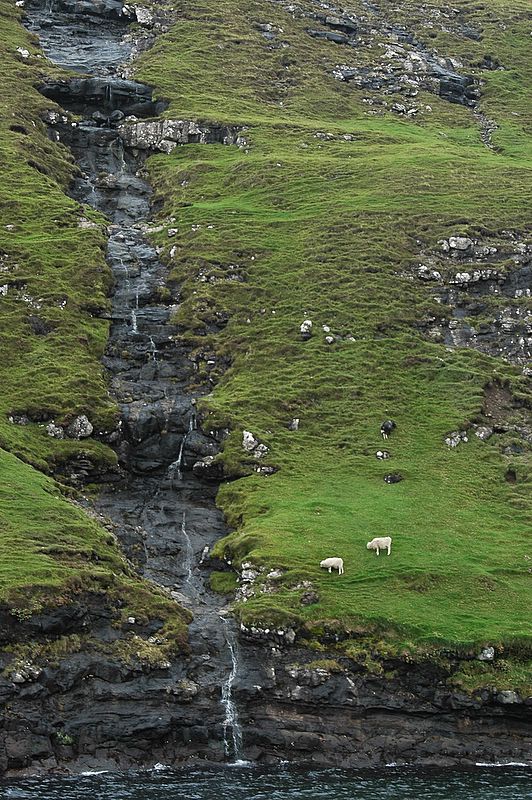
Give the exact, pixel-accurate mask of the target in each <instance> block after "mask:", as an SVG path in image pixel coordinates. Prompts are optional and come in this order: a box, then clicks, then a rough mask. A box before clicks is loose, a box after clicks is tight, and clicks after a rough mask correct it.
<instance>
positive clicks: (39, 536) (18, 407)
mask: <svg viewBox="0 0 532 800" xmlns="http://www.w3.org/2000/svg"><path fill="white" fill-rule="evenodd" d="M20 14H21V11H20V10H19V9H17V8H15V6H14V3H8V2H4V0H2V2H0V22H1V24H0V60H1V63H2V95H1V98H0V165H1V169H2V180H1V181H0V332H1V335H0V386H1V391H0V476H1V481H0V553H1V559H0V607H1V611H2V613H4V612H10V613H11V615H12V616H14V617H15V619H19V620H20V621H21V623H23V622H24V620H27V619H28V618H30V617H31V616H32V614H34V613H40V612H42V611H46V609H48V608H49V607H55V606H58V605H61V606H63V605H66V606H68V605H69V604H70V603H71V602H72V601H73V600H74V599H75V598H77V599H79V598H80V597H84V598H85V599H86V600H87V602H88V604H89V606H90V605H91V603H95V604H99V605H100V606H101V605H104V606H107V607H108V608H110V609H111V611H112V613H114V617H115V624H116V625H117V626H120V625H121V624H122V622H123V621H125V620H127V617H128V616H129V615H134V616H135V617H136V618H137V619H138V620H139V623H140V624H142V622H147V621H149V620H154V619H160V620H162V622H163V624H164V625H163V629H162V632H161V636H162V638H161V641H163V640H164V644H163V646H162V648H161V647H152V648H151V649H152V650H153V651H157V653H151V654H150V653H147V652H145V651H146V647H147V648H148V650H149V648H150V646H145V645H144V644H142V642H143V640H141V637H138V642H137V644H135V643H134V642H132V643H130V644H131V646H130V651H128V653H127V655H128V657H129V656H135V655H137V656H138V657H142V658H148V657H149V658H156V657H160V653H161V652H162V651H165V649H166V650H168V649H170V650H172V649H173V650H176V649H177V650H180V649H182V648H183V646H184V642H185V641H186V636H187V633H186V631H187V628H186V621H187V620H188V614H187V612H184V611H183V610H181V609H180V608H179V607H178V606H177V605H176V604H175V603H174V602H173V601H172V600H170V599H169V598H168V597H167V596H165V595H163V594H162V593H160V592H159V591H157V590H155V589H154V588H153V587H152V586H151V585H149V584H146V583H144V582H143V581H140V580H139V579H138V577H137V576H136V575H135V574H134V573H133V572H132V570H131V568H130V567H129V565H128V564H127V563H126V561H125V559H124V558H123V556H122V554H121V552H120V550H119V548H118V546H117V544H116V542H115V539H114V536H112V535H111V534H110V533H109V531H107V530H105V529H103V528H102V527H101V526H100V525H99V524H97V522H96V521H93V520H92V519H91V518H90V517H89V516H87V514H86V513H84V512H83V511H82V510H81V508H79V507H76V506H74V505H73V504H72V503H70V502H68V501H67V500H66V499H65V498H64V497H63V496H62V494H61V493H60V491H59V488H58V485H57V484H56V483H54V481H53V480H51V479H50V478H47V477H45V476H44V475H42V474H41V472H38V471H37V469H35V468H34V467H37V468H38V469H40V470H43V471H45V472H53V471H54V470H56V469H58V468H60V467H61V465H62V464H64V462H65V461H67V460H68V459H73V458H76V457H78V456H81V457H83V458H84V459H87V458H89V459H91V460H92V461H93V462H97V463H100V464H102V463H103V464H104V465H113V464H114V463H115V461H116V456H115V454H114V452H113V451H112V450H111V449H110V448H109V447H107V446H106V445H104V444H102V443H100V442H98V441H96V440H94V439H85V440H83V441H78V440H75V439H64V440H59V439H55V438H52V437H50V436H49V435H48V434H47V432H46V428H45V425H46V423H47V422H48V421H49V420H50V419H55V421H56V422H57V423H68V422H69V421H71V420H72V419H74V417H75V416H76V415H77V414H80V413H85V414H87V415H88V416H89V418H90V419H91V420H92V422H93V424H94V427H95V431H105V430H109V429H110V428H111V427H113V426H114V422H115V419H116V407H115V405H114V403H113V402H112V401H111V400H110V399H109V396H108V390H107V384H106V381H105V378H104V375H103V370H102V366H101V363H100V357H101V355H102V353H103V349H104V347H105V342H106V340H107V332H108V322H107V321H106V320H104V319H100V318H99V315H100V313H101V312H102V311H105V309H107V308H108V304H109V301H108V298H107V295H108V292H109V289H110V285H111V278H110V272H109V269H108V267H107V264H106V262H105V260H104V246H105V237H104V229H103V224H104V222H105V221H104V220H103V219H99V218H98V216H97V215H95V214H94V213H93V212H92V211H91V210H90V209H88V208H81V207H79V206H78V204H77V203H75V202H74V201H73V200H71V199H70V198H68V197H67V196H66V194H65V188H66V186H67V184H68V182H69V180H70V177H71V176H72V174H73V169H74V167H73V165H72V163H71V159H70V156H69V155H68V153H67V151H66V150H65V149H64V148H62V147H61V146H60V145H57V144H52V142H51V141H50V140H49V139H48V137H47V134H46V128H45V126H44V124H43V123H42V122H41V121H40V114H41V113H42V112H43V111H44V110H45V109H46V108H47V107H48V106H49V105H50V103H48V102H47V101H44V99H43V98H42V96H41V95H40V94H39V93H38V92H37V90H36V89H35V88H34V84H37V83H38V81H39V80H40V78H41V77H42V76H44V75H46V74H50V73H51V72H53V67H52V66H51V65H50V64H49V63H45V62H44V59H43V57H42V55H41V54H40V52H39V50H38V48H37V46H36V43H35V42H34V41H33V40H32V39H31V37H30V36H29V35H28V33H27V32H26V31H25V30H24V29H23V28H22V27H21V25H20V24H19V18H20ZM19 50H22V51H27V53H21V52H19ZM28 53H29V55H28ZM90 220H92V221H93V223H94V224H93V225H92V226H89V227H87V226H83V221H85V222H87V221H90ZM8 451H9V452H8ZM17 456H18V457H19V458H17ZM20 459H23V461H22V460H20ZM23 462H26V463H23ZM31 465H33V466H31ZM20 630H21V637H24V636H25V633H24V628H23V627H21V629H20ZM139 630H140V629H139ZM5 633H6V632H5V631H4V634H5ZM89 637H90V630H89V629H87V631H86V635H85V644H84V646H85V647H88V646H89V641H88V639H89ZM74 638H76V637H74ZM78 638H79V637H78ZM139 642H141V644H142V648H141V649H142V653H140V654H138V653H137V654H136V648H137V649H138V647H140V645H139ZM126 644H127V642H126ZM69 646H73V645H69ZM76 646H77V647H80V646H81V644H80V643H79V641H78V644H77V645H76ZM124 646H125V645H124V643H123V642H120V641H118V642H117V650H118V649H119V648H120V647H121V648H122V651H120V652H122V654H124V652H125V651H124ZM58 647H61V643H59V644H58ZM24 648H26V650H24ZM27 648H30V650H31V648H32V644H31V642H29V641H25V642H24V643H23V645H22V649H23V650H24V653H25V654H26V655H27ZM126 649H127V648H126ZM31 653H32V654H33V655H35V652H34V651H31Z"/></svg>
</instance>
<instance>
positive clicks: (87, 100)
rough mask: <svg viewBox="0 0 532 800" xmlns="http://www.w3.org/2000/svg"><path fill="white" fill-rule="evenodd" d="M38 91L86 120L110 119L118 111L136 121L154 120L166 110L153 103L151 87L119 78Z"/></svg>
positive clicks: (51, 84) (73, 82)
mask: <svg viewBox="0 0 532 800" xmlns="http://www.w3.org/2000/svg"><path fill="white" fill-rule="evenodd" d="M39 91H40V92H41V94H43V95H44V96H45V97H48V98H49V99H50V100H54V102H56V103H58V105H60V106H61V107H62V108H65V109H67V110H68V111H72V112H74V113H75V114H84V115H86V116H90V115H92V114H93V113H94V112H95V111H99V112H101V113H102V114H104V115H105V116H109V115H110V114H112V112H114V111H118V110H119V111H122V112H123V113H124V114H131V115H134V116H136V117H151V116H157V114H160V113H161V112H162V111H164V108H165V103H163V102H162V101H157V102H155V101H154V100H152V90H151V89H150V87H149V86H145V85H144V84H142V83H136V82H135V81H127V80H120V79H118V78H72V79H71V80H64V81H47V82H46V83H44V84H43V85H42V86H41V87H40V89H39Z"/></svg>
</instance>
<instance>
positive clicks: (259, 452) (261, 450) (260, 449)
mask: <svg viewBox="0 0 532 800" xmlns="http://www.w3.org/2000/svg"><path fill="white" fill-rule="evenodd" d="M269 449H270V448H269V447H266V445H265V444H259V445H257V447H256V448H255V449H254V451H253V455H254V456H255V458H264V456H265V455H266V453H268V452H269Z"/></svg>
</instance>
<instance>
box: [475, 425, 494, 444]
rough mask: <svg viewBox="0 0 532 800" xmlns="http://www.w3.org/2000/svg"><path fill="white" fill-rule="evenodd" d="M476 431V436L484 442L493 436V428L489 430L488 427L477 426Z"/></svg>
mask: <svg viewBox="0 0 532 800" xmlns="http://www.w3.org/2000/svg"><path fill="white" fill-rule="evenodd" d="M474 430H475V436H478V438H479V439H482V441H483V442H485V441H487V440H488V439H489V438H490V436H493V428H489V427H488V426H487V425H476V426H475V428H474Z"/></svg>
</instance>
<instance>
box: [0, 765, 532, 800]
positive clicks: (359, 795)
mask: <svg viewBox="0 0 532 800" xmlns="http://www.w3.org/2000/svg"><path fill="white" fill-rule="evenodd" d="M0 797H1V798H9V800H26V799H27V800H318V798H320V800H322V799H323V800H344V799H345V800H417V799H418V798H419V799H420V800H530V798H532V769H531V768H530V767H528V768H527V767H520V766H514V767H494V766H493V767H478V768H475V769H468V770H464V769H460V770H459V769H445V770H426V769H414V768H405V767H400V768H399V767H397V768H394V767H383V768H382V769H380V770H364V771H356V770H340V769H331V770H308V769H307V770H299V769H295V768H293V767H288V766H280V767H270V768H267V769H266V768H263V767H254V766H247V767H234V766H233V767H220V768H217V769H205V770H200V769H197V768H194V769H180V770H171V769H168V768H166V767H164V765H157V767H156V768H155V769H153V770H150V771H147V772H135V773H134V772H128V773H100V774H95V773H92V774H89V773H86V774H82V775H79V776H75V777H69V778H61V777H41V778H25V779H21V780H16V781H2V782H0Z"/></svg>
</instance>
